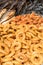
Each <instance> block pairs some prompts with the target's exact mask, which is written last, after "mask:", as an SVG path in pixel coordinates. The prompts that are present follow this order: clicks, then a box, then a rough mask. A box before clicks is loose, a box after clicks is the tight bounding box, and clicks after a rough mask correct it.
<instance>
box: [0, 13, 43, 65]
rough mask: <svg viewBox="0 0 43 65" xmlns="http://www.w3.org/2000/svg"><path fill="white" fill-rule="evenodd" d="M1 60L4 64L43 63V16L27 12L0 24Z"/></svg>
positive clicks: (32, 64)
mask: <svg viewBox="0 0 43 65" xmlns="http://www.w3.org/2000/svg"><path fill="white" fill-rule="evenodd" d="M0 61H1V64H2V65H41V64H42V63H43V17H41V16H39V15H37V14H35V13H32V14H25V15H19V16H16V17H13V18H12V19H11V20H10V21H9V22H7V23H6V24H0Z"/></svg>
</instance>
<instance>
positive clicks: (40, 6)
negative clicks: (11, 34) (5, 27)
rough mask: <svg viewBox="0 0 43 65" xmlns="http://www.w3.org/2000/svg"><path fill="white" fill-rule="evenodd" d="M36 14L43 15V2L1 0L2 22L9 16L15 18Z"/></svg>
mask: <svg viewBox="0 0 43 65" xmlns="http://www.w3.org/2000/svg"><path fill="white" fill-rule="evenodd" d="M33 11H34V12H36V13H38V14H40V15H43V0H0V21H1V22H3V21H2V19H3V18H5V17H6V16H8V17H7V18H6V19H4V21H5V20H7V19H9V17H10V18H11V17H13V16H14V15H15V16H17V15H21V14H27V13H31V12H33Z"/></svg>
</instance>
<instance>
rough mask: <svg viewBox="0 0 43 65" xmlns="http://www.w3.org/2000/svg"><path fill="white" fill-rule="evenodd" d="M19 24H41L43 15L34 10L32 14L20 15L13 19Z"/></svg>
mask: <svg viewBox="0 0 43 65" xmlns="http://www.w3.org/2000/svg"><path fill="white" fill-rule="evenodd" d="M11 21H12V22H16V23H17V24H24V23H27V24H28V23H29V24H40V23H43V17H42V16H40V15H37V14H36V13H34V12H32V13H31V14H25V15H19V16H16V17H15V18H13V19H12V20H11Z"/></svg>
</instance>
